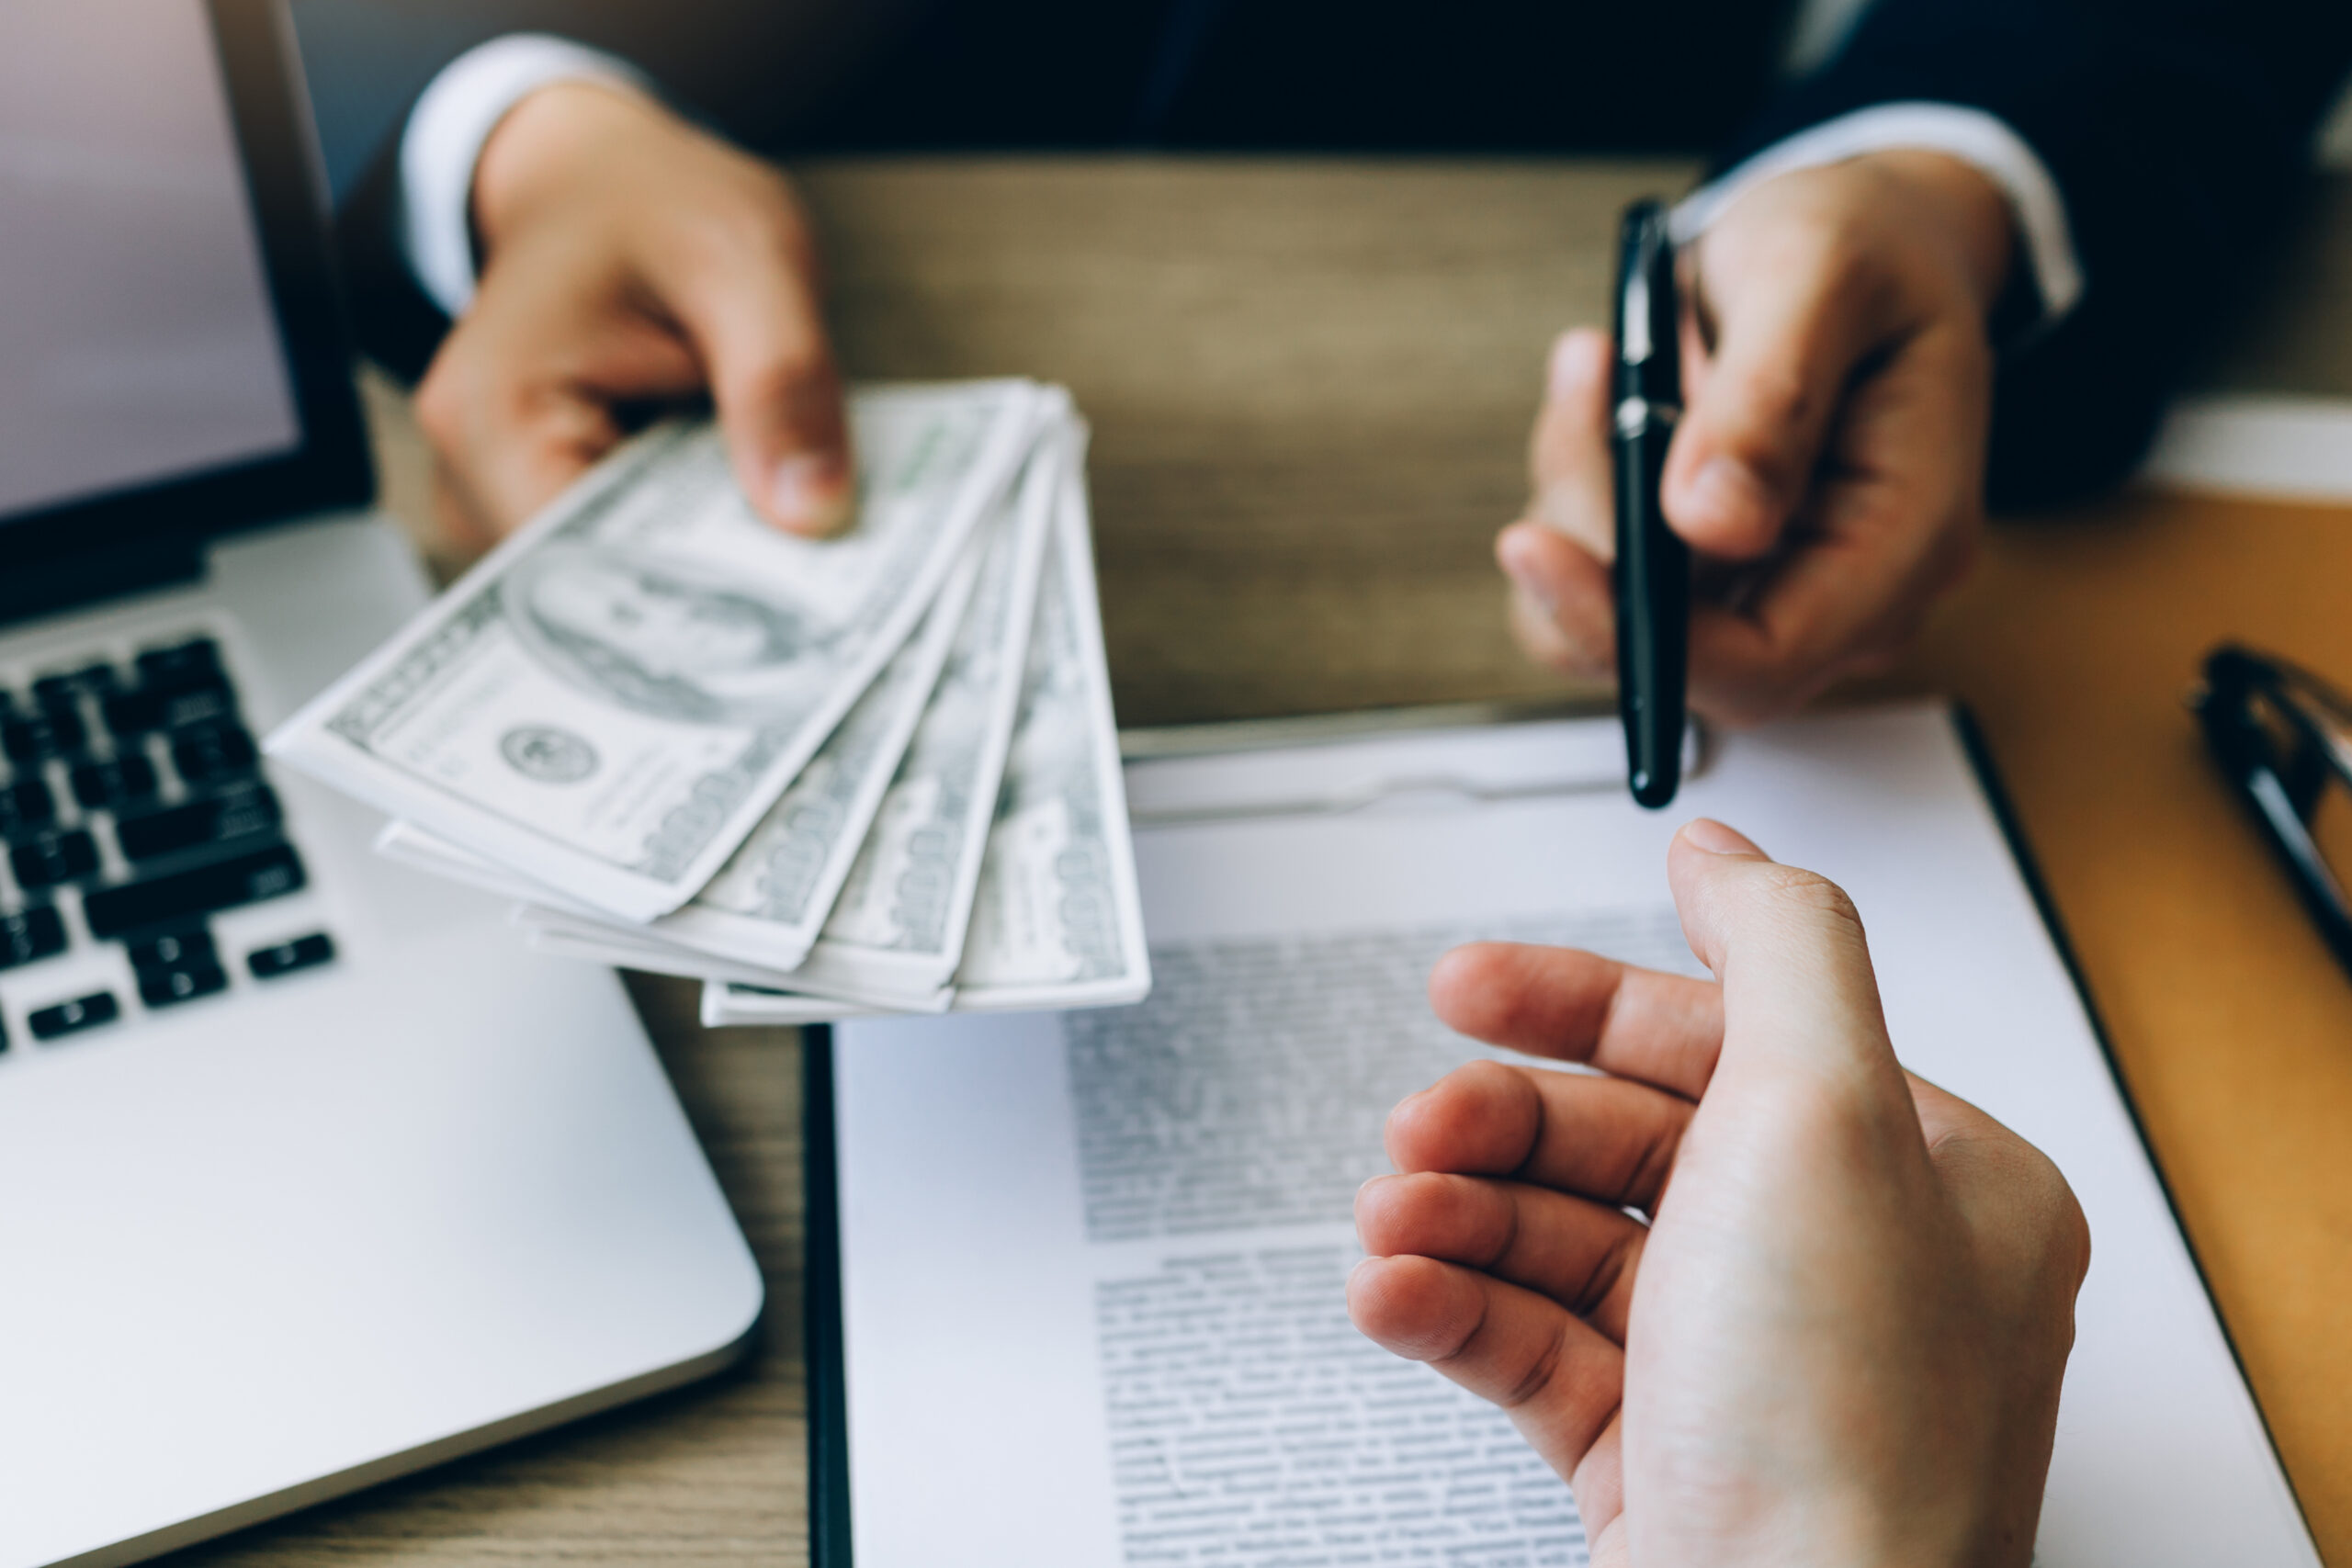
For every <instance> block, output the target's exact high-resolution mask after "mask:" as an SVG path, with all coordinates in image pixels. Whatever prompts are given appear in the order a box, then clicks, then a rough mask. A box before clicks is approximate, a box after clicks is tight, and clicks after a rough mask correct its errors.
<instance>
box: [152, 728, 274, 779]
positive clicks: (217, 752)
mask: <svg viewBox="0 0 2352 1568" xmlns="http://www.w3.org/2000/svg"><path fill="white" fill-rule="evenodd" d="M260 760H261V759H260V753H258V752H257V751H255V750H254V738H253V737H252V736H250V735H248V734H246V733H245V731H244V728H243V726H242V725H239V724H235V723H233V722H232V723H225V724H208V725H205V726H202V727H201V728H196V729H190V730H184V731H182V732H181V733H180V734H178V735H175V736H174V737H173V738H172V766H174V767H175V768H177V769H178V770H179V771H180V777H182V778H183V779H186V780H187V782H188V783H189V784H194V785H198V786H199V787H200V786H202V785H205V784H220V783H224V782H226V781H227V780H230V779H237V778H243V777H244V776H245V775H247V774H249V773H252V772H253V771H254V767H255V766H256V765H257V764H258V763H259V761H260Z"/></svg>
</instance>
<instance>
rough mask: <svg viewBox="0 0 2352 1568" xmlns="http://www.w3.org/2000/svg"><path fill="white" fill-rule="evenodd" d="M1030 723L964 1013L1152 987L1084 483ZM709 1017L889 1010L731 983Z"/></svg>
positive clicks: (1109, 996)
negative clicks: (1104, 650) (1096, 585)
mask: <svg viewBox="0 0 2352 1568" xmlns="http://www.w3.org/2000/svg"><path fill="white" fill-rule="evenodd" d="M1030 649H1031V651H1030V664H1029V669H1028V672H1027V676H1026V681H1025V687H1024V690H1023V700H1022V714H1021V719H1020V725H1019V729H1018V732H1017V734H1016V738H1015V739H1014V741H1013V746H1012V757H1011V759H1010V761H1008V763H1007V766H1006V769H1005V784H1004V790H1003V794H1002V795H1001V797H1000V799H999V801H998V804H997V812H996V819H995V822H994V824H993V826H992V827H991V829H990V831H989V848H988V854H987V859H986V863H985V865H984V867H983V869H982V872H981V874H980V885H979V890H978V898H977V901H976V907H975V910H974V915H973V919H972V927H971V933H970V936H969V938H968V940H967V942H966V946H965V953H964V961H963V964H962V965H961V966H960V967H959V968H958V969H957V971H956V978H955V982H954V985H953V987H952V991H953V996H952V998H950V999H949V1005H950V1006H952V1007H953V1008H954V1009H955V1010H957V1011H995V1010H1035V1009H1046V1008H1080V1007H1105V1006H1111V1005H1114V1004H1116V1003H1121V1002H1132V1001H1138V1000H1140V999H1142V998H1143V997H1144V995H1145V994H1146V993H1147V992H1148V991H1149V990H1150V988H1151V965H1150V958H1149V955H1148V953H1147V951H1146V949H1145V944H1144V931H1143V913H1142V908H1141V903H1140V901H1139V899H1138V897H1137V892H1136V874H1135V846H1134V841H1133V840H1132V838H1131V836H1130V833H1129V829H1128V823H1127V810H1126V791H1125V784H1124V781H1123V778H1122V775H1121V773H1120V769H1119V754H1118V732H1117V727H1116V724H1115V721H1114V718H1113V716H1112V711H1111V682H1110V673H1109V669H1108V666H1107V664H1106V662H1105V660H1104V658H1103V636H1102V624H1101V621H1100V619H1099V617H1098V615H1097V614H1096V611H1095V591H1094V572H1093V565H1092V561H1091V556H1090V554H1089V550H1088V529H1087V521H1086V502H1085V491H1084V490H1083V488H1082V487H1078V486H1073V487H1069V490H1068V491H1065V493H1064V495H1063V497H1062V498H1061V504H1060V508H1059V515H1058V516H1057V520H1056V528H1055V536H1054V547H1053V550H1052V551H1051V553H1050V554H1049V556H1048V558H1047V563H1046V576H1045V579H1044V581H1043V584H1042V586H1041V588H1040V591H1039V594H1038V602H1037V619H1036V627H1035V631H1034V632H1033V634H1032V637H1031V644H1030ZM702 1005H703V1021H704V1022H705V1023H707V1024H711V1025H714V1026H716V1025H720V1024H731V1023H813V1022H819V1021H825V1020H830V1019H837V1018H844V1017H851V1016H855V1015H856V1014H857V1013H859V1012H861V1011H868V1010H875V1009H869V1008H854V1007H844V1006H842V1004H841V1003H840V1002H839V1001H834V1000H827V999H825V998H820V997H814V996H809V995H807V994H805V993H804V994H794V993H793V992H792V991H791V990H790V989H789V988H788V987H786V986H779V985H775V984H771V985H770V986H768V987H760V986H757V985H753V984H748V983H743V982H741V981H735V980H729V979H726V978H713V979H710V980H708V981H707V984H706V986H705V987H704V991H703V1004H702Z"/></svg>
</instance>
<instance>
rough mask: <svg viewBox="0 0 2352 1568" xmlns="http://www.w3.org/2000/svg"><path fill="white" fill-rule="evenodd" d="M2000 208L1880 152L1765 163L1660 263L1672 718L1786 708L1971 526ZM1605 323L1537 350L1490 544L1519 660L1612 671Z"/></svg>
mask: <svg viewBox="0 0 2352 1568" xmlns="http://www.w3.org/2000/svg"><path fill="white" fill-rule="evenodd" d="M2008 221H2009V220H2008V216H2007V207H2006V205H2005V204H2004V203H2003V200H2002V198H2001V197H2000V196H1999V195H1998V193H1997V192H1996V191H1995V190H1994V188H1993V187H1992V186H1991V185H1990V184H1989V183H1988V182H1986V181H1985V179H1984V178H1983V176H1982V175H1978V174H1976V173H1975V172H1974V171H1973V170H1972V169H1970V168H1968V167H1967V166H1966V165H1964V164H1958V163H1955V162H1953V161H1951V160H1950V159H1946V158H1943V157H1941V156H1940V155H1939V154H1934V153H1879V154H1872V155H1871V156H1869V157H1864V158H1857V159H1853V160H1850V161H1849V162H1847V163H1845V164H1836V165H1832V166H1830V167H1828V168H1822V169H1812V170H1804V171H1799V172H1796V173H1792V174H1788V175H1779V176H1777V177H1775V178H1773V179H1770V180H1767V181H1765V182H1763V183H1761V184H1759V185H1758V186H1754V187H1752V188H1751V189H1749V190H1748V191H1747V192H1746V193H1745V194H1744V195H1742V196H1741V197H1739V198H1738V199H1736V201H1735V202H1734V203H1733V204H1732V205H1731V207H1730V208H1729V209H1728V210H1726V211H1725V213H1724V216H1723V217H1722V218H1721V219H1719V220H1717V221H1716V223H1715V224H1714V226H1713V228H1711V229H1710V230H1709V231H1707V233H1706V234H1705V236H1704V237H1703V238H1702V239H1701V240H1700V241H1698V242H1697V243H1695V244H1693V245H1691V247H1689V248H1687V249H1686V250H1685V252H1684V254H1683V255H1682V257H1681V265H1682V275H1681V276H1682V279H1683V288H1682V294H1683V299H1682V310H1681V314H1680V330H1679V348H1680V360H1681V364H1680V369H1681V371H1682V379H1683V394H1684V396H1683V402H1684V412H1683V416H1682V418H1681V420H1680V422H1679V424H1678V425H1677V427H1676V429H1675V431H1674V434H1673V436H1672V438H1671V440H1670V442H1669V444H1668V456H1667V460H1666V467H1665V469H1664V472H1663V475H1662V477H1661V488H1660V493H1661V497H1662V502H1663V512H1664V517H1665V521H1666V522H1667V523H1668V525H1670V526H1671V528H1672V530H1673V532H1674V534H1675V535H1676V536H1679V538H1681V539H1682V540H1683V541H1684V542H1686V543H1687V544H1688V545H1689V546H1690V547H1691V551H1692V553H1693V555H1694V557H1695V558H1696V562H1697V568H1696V570H1697V588H1696V591H1695V594H1694V597H1693V599H1692V601H1691V608H1690V627H1689V648H1690V665H1689V692H1690V705H1691V709H1692V710H1693V711H1694V712H1696V713H1699V714H1702V715H1704V716H1708V717H1710V718H1714V719H1718V720H1723V721H1725V722H1729V723H1734V724H1744V723H1753V722H1756V721H1758V720H1761V719H1765V718H1770V717H1773V716H1778V715H1781V714H1783V713H1786V712H1789V711H1791V710H1792V709H1793V708H1795V707H1797V706H1798V705H1801V704H1803V703H1804V701H1806V700H1807V699H1809V698H1810V697H1812V696H1813V695H1815V694H1817V693H1818V692H1819V691H1821V690H1822V689H1823V688H1824V687H1826V686H1827V685H1829V684H1830V683H1831V682H1834V681H1836V680H1838V679H1840V678H1841V677H1844V676H1846V675H1849V674H1851V673H1855V672H1858V671H1863V670H1866V669H1869V668H1871V667H1872V666H1874V665H1876V664H1880V663H1883V662H1884V661H1885V660H1887V659H1889V658H1890V657H1892V656H1893V655H1894V653H1895V652H1896V651H1898V650H1899V649H1900V648H1901V646H1902V645H1903V643H1904V642H1905V640H1906V639H1907V637H1909V635H1910V633H1911V632H1912V630H1913V629H1914V628H1915V627H1916V626H1917V623H1918V621H1919V620H1920V618H1921V617H1922V615H1924V614H1925V612H1926V610H1927V608H1928V604H1930V603H1931V602H1932V600H1933V599H1934V598H1935V597H1936V595H1937V594H1938V593H1939V592H1941V591H1942V590H1943V589H1945V588H1946V587H1948V586H1950V585H1951V583H1952V582H1953V581H1956V580H1957V577H1958V575H1959V572H1960V570H1961V569H1962V567H1963V566H1964V565H1965V563H1966V561H1967V559H1968V558H1969V555H1970V552H1971V550H1972V549H1973V545H1974V542H1975V538H1976V536H1977V533H1978V530H1979V529H1980V527H1981V526H1982V514H1983V500H1982V497H1983V474H1984V461H1985V431H1986V425H1987V418H1988V412H1989V407H1990V397H1991V378H1992V351H1991V348H1990V347H1989V345H1988V344H1987V342H1986V338H1985V317H1986V314H1987V312H1988V310H1989V309H1990V302H1991V300H1992V299H1993V298H1994V297H1995V295H1996V293H1997V292H1998V290H1999V288H2000V287H2001V284H2002V282H2003V280H2004V277H2005V275H2006V267H2007V254H2008V253H2007V246H2008V243H2009V231H2008ZM1615 357H1616V356H1615V354H1614V351H1613V349H1612V346H1611V341H1610V339H1609V337H1608V336H1607V335H1606V334H1604V333H1600V332H1595V331H1591V330H1582V331H1577V332H1572V333H1568V334H1566V336H1565V337H1563V338H1562V339H1561V340H1560V342H1559V343H1558V344H1556V345H1555V349H1554V352H1553V355H1552V366H1551V376H1550V378H1549V385H1548V387H1547V389H1546V395H1545V399H1544V409H1543V412H1541V414H1540V415H1539V416H1538V418H1537V422H1536V426H1535V432H1534V437H1533V441H1532V453H1531V457H1532V468H1533V472H1534V495H1533V498H1532V502H1531V504H1530V507H1529V512H1528V515H1527V516H1526V518H1525V519H1523V520H1522V521H1521V522H1519V523H1515V524H1513V525H1510V527H1508V528H1506V529H1505V530H1504V531H1503V533H1502V536H1501V537H1500V538H1499V539H1498V541H1497V554H1498V558H1499V559H1500V560H1501V562H1502V565H1503V567H1504V569H1505V570H1506V571H1507V572H1508V573H1509V574H1510V577H1511V579H1512V582H1513V586H1514V593H1513V606H1512V619H1513V624H1514V629H1515V631H1516V632H1517V634H1518V636H1519V638H1520V641H1521V645H1522V646H1523V647H1524V648H1526V649H1527V650H1528V651H1529V652H1530V653H1531V654H1532V656H1533V657H1535V658H1536V659H1538V660H1541V661H1542V662H1544V663H1546V664H1549V665H1552V666H1554V667H1555V668H1558V669H1560V670H1563V671H1569V672H1572V673H1576V674H1579V675H1585V676H1606V675H1608V674H1610V673H1611V672H1612V671H1614V670H1615V669H1616V665H1617V646H1616V645H1617V626H1616V617H1615V615H1614V613H1613V609H1612V606H1611V563H1612V562H1613V561H1614V560H1615V558H1616V544H1615V535H1616V518H1615V514H1614V506H1613V496H1614V489H1615V487H1614V482H1613V477H1612V470H1613V468H1614V466H1615V457H1613V455H1612V453H1611V431H1612V429H1613V424H1612V421H1613V419H1614V415H1615V410H1616V406H1617V402H1618V399H1617V398H1616V396H1615V388H1614V385H1613V382H1614V378H1615V375H1616V366H1615Z"/></svg>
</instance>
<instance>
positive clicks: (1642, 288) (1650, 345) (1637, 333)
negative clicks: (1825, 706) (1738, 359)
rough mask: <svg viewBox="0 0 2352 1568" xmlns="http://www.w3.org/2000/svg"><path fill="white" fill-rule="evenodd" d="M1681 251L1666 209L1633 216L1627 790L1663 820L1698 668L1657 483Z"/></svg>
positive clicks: (1625, 271)
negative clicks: (1692, 668)
mask: <svg viewBox="0 0 2352 1568" xmlns="http://www.w3.org/2000/svg"><path fill="white" fill-rule="evenodd" d="M1679 326H1680V322H1679V311H1678V310H1677V308H1676V303H1675V288H1674V241H1673V240H1672V238H1671V237H1670V236H1669V235H1668V233H1667V226H1666V209H1665V208H1664V207H1663V206H1662V205H1660V204H1659V203H1657V202H1656V201H1647V200H1645V201H1637V202H1635V203H1634V205H1633V206H1631V207H1629V208H1627V209H1625V219H1624V227H1623V231H1622V232H1621V234H1620V236H1619V243H1618V253H1617V377H1616V385H1615V388H1614V396H1613V398H1612V400H1611V401H1612V403H1613V406H1614V409H1615V413H1614V416H1613V418H1612V419H1611V441H1612V445H1613V446H1614V448H1615V451H1616V456H1617V565H1616V569H1615V571H1614V573H1613V574H1612V575H1613V580H1614V582H1615V585H1616V591H1617V593H1616V597H1617V713H1618V716H1619V717H1620V718H1622V719H1623V720H1624V724H1625V778H1626V783H1627V784H1630V785H1631V786H1632V788H1633V792H1634V799H1635V800H1637V801H1639V802H1640V803H1641V804H1642V805H1644V806H1646V807H1650V808H1651V809H1652V810H1656V809H1657V808H1658V807H1663V806H1666V805H1668V804H1669V803H1671V802H1672V801H1673V799H1674V792H1675V790H1676V789H1677V788H1679V786H1680V784H1681V783H1682V703H1683V682H1684V677H1685V675H1686V673H1687V667H1688V665H1689V663H1690V658H1691V550H1690V547H1689V546H1687V545H1685V544H1684V543H1683V542H1682V540H1681V538H1680V536H1678V535H1677V534H1676V533H1675V532H1674V530H1673V529H1671V528H1668V526H1667V525H1666V513H1665V511H1664V510H1663V509H1662V508H1661V507H1660V506H1659V504H1658V481H1659V479H1660V478H1661V477H1662V476H1663V475H1664V474H1665V472H1666V448H1667V445H1668V443H1669V442H1670V441H1672V440H1673V439H1674V425H1675V422H1676V421H1677V420H1678V419H1679V418H1680V417H1681V414H1682V362H1681V354H1680V350H1679V343H1678V340H1677V338H1676V333H1677V332H1678V331H1679Z"/></svg>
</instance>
